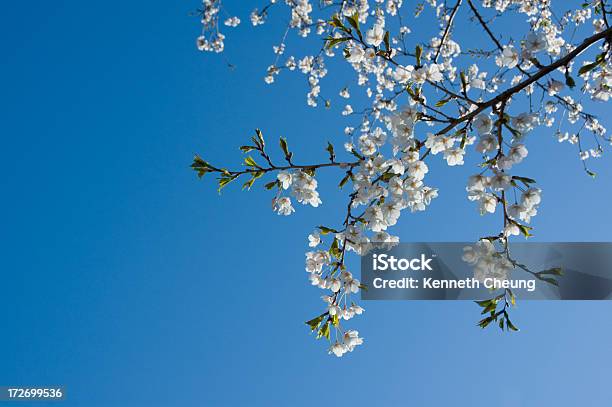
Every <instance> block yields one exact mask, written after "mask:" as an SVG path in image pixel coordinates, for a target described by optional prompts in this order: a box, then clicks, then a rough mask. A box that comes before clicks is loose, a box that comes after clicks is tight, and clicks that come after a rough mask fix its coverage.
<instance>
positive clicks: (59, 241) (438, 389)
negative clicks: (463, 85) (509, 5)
mask: <svg viewBox="0 0 612 407" xmlns="http://www.w3.org/2000/svg"><path fill="white" fill-rule="evenodd" d="M228 3H230V4H232V3H231V2H228ZM241 3H242V2H238V1H234V2H233V9H234V10H236V11H237V13H239V14H240V15H241V17H246V15H247V13H248V10H250V9H251V8H252V7H254V6H257V5H259V4H255V2H244V3H247V4H241ZM197 6H198V2H197V1H195V0H194V1H192V2H189V1H180V2H178V1H174V2H170V1H159V0H150V1H123V2H119V1H111V2H83V1H33V2H25V1H14V2H7V3H6V4H4V5H3V7H2V13H0V31H1V35H0V43H1V46H2V50H3V58H2V64H0V78H1V79H0V80H1V81H2V91H1V99H0V100H1V102H0V103H1V106H0V118H1V120H0V126H1V127H0V136H1V137H2V148H1V149H0V154H1V156H2V159H1V160H0V167H1V168H0V170H1V173H2V175H1V177H2V200H1V201H0V208H1V209H2V213H3V214H4V216H3V220H2V226H1V228H0V230H1V232H0V236H1V239H2V244H1V245H0V251H1V256H0V259H1V260H0V261H1V263H0V264H1V266H0V270H1V273H2V274H1V276H2V283H1V284H0V287H1V288H0V309H2V326H3V328H2V335H1V336H0V385H13V384H17V385H44V384H63V385H65V386H67V388H68V400H67V401H65V402H63V403H62V405H64V406H87V407H96V406H114V405H117V406H126V407H132V406H134V407H136V406H143V407H144V406H146V407H156V406H171V405H176V406H210V407H216V406H219V407H231V406H250V407H256V406H266V407H267V406H276V405H283V406H284V405H287V406H295V407H297V406H307V405H313V403H317V404H326V405H327V404H329V405H334V404H337V403H342V404H343V405H355V406H371V405H377V406H404V405H418V406H438V405H448V404H449V403H452V404H453V405H469V406H485V405H490V403H494V404H495V405H498V406H543V405H556V406H575V405H589V406H603V405H609V404H610V392H609V380H610V376H611V375H612V368H611V367H610V358H611V356H612V341H611V340H610V338H611V336H612V318H611V317H610V314H611V312H612V303H610V302H590V303H589V302H566V303H562V302H538V303H534V302H531V303H521V304H519V307H518V309H516V310H515V311H514V313H513V315H514V318H513V319H514V321H515V322H516V324H517V325H519V326H520V327H521V328H522V331H521V332H520V333H517V334H511V335H510V334H502V333H501V332H499V331H498V330H490V331H481V330H479V329H478V328H476V327H475V322H476V320H477V312H478V310H477V309H476V307H475V306H474V304H472V303H469V302H457V303H449V302H439V303H435V302H415V303H407V302H405V303H398V302H393V303H385V302H377V303H367V304H365V306H366V313H365V314H364V316H363V317H361V318H358V319H355V320H354V324H353V326H354V327H355V328H356V329H358V330H359V331H360V332H361V334H362V335H363V336H364V337H365V341H366V342H365V345H364V346H363V347H362V348H361V349H359V350H358V351H356V352H353V353H352V354H350V355H348V357H345V358H342V359H336V358H335V357H330V356H328V355H327V354H326V349H325V348H326V345H325V344H324V343H323V342H317V341H316V340H315V339H314V338H313V337H311V336H309V334H308V332H307V327H306V326H305V325H304V323H303V321H305V320H306V319H309V318H310V317H313V316H315V315H317V311H318V310H319V308H320V307H321V306H322V303H321V301H320V299H319V295H320V292H319V291H317V289H315V288H312V287H310V286H309V285H308V282H307V279H306V273H305V272H304V271H303V261H304V258H303V256H304V254H303V253H304V249H305V246H306V244H305V243H306V235H307V234H308V233H309V232H310V231H311V230H312V226H313V225H317V224H333V222H334V221H335V220H337V219H338V218H339V213H341V212H340V211H341V208H343V207H344V204H345V203H344V199H343V198H342V195H341V194H340V193H338V192H337V191H336V188H335V186H334V185H335V183H334V184H333V185H329V183H328V185H327V186H322V187H321V188H320V189H321V193H322V197H323V200H324V206H323V208H322V209H321V210H315V209H313V208H305V207H299V208H297V210H298V211H297V213H296V215H295V216H293V217H278V216H276V215H275V214H273V213H272V211H271V210H270V199H271V196H270V194H269V193H268V192H267V191H263V190H262V188H261V187H255V188H254V190H253V191H251V192H250V193H248V194H247V193H242V192H241V191H240V190H239V188H238V187H237V186H231V187H228V188H227V189H226V191H225V192H224V194H223V195H222V196H221V197H219V196H218V195H217V193H216V191H215V188H214V186H213V185H212V183H211V182H202V181H198V180H197V179H196V177H195V176H194V174H193V173H192V172H190V170H189V168H188V165H189V164H190V160H191V158H192V156H193V154H194V153H196V152H199V153H201V154H203V155H204V156H206V157H207V158H209V159H210V160H211V161H214V162H217V163H222V162H225V163H227V162H234V163H236V164H239V160H240V157H239V153H238V151H237V147H238V146H239V145H241V144H242V143H243V142H244V141H245V140H246V139H247V137H248V136H250V135H251V132H252V129H253V128H255V127H260V128H262V129H263V130H264V133H265V135H266V136H267V137H269V138H270V139H273V138H277V137H278V136H281V135H283V136H286V137H287V138H288V139H289V143H290V146H291V147H292V148H293V149H294V150H296V151H298V150H303V153H301V155H299V156H298V159H299V160H303V161H310V160H314V159H316V158H317V157H324V156H325V152H324V150H323V148H324V145H325V143H326V141H327V140H331V141H335V142H336V144H337V146H338V147H339V146H341V144H342V142H343V139H342V135H341V130H342V128H343V126H344V125H345V123H343V122H342V121H341V120H340V119H339V116H338V109H337V108H336V109H332V110H330V111H325V110H323V109H317V110H313V109H311V108H308V107H306V105H305V92H306V85H305V82H304V78H303V77H301V76H298V75H285V76H281V78H280V82H279V83H278V84H276V85H275V86H272V87H269V86H267V85H265V84H264V82H263V80H262V77H263V73H264V71H265V68H266V67H267V66H268V65H269V64H270V63H271V62H272V58H273V55H272V53H271V44H272V43H273V42H276V41H278V40H279V39H280V36H281V35H282V25H281V24H282V22H283V21H285V20H284V19H285V17H284V16H279V13H278V12H276V13H275V16H276V17H277V19H276V21H277V22H276V23H273V24H270V25H265V26H263V27H260V28H258V29H257V30H256V31H255V30H254V29H253V28H252V27H250V26H249V25H247V24H243V25H241V26H240V27H239V28H238V29H236V30H234V31H231V32H229V30H226V31H228V33H227V34H228V43H227V53H226V57H227V58H229V60H230V61H231V62H232V63H234V64H235V65H236V69H235V70H233V71H231V70H228V69H227V68H226V67H225V65H224V62H223V57H215V56H213V55H210V54H201V53H198V52H197V51H196V49H195V45H194V41H195V37H196V36H197V34H198V29H199V28H198V21H197V19H195V18H193V17H189V16H188V13H189V12H190V11H191V10H192V9H194V8H195V7H197ZM278 17H280V18H278ZM243 20H246V18H243ZM423 22H424V23H425V20H424V21H423ZM418 28H419V27H414V26H413V30H414V29H418ZM291 43H293V44H296V41H295V38H293V37H292V41H291ZM297 43H299V42H297ZM330 80H331V79H330ZM343 80H344V79H343V78H342V77H341V76H336V79H335V81H336V83H337V84H342V81H343ZM324 90H325V88H324ZM334 93H335V91H334ZM604 111H605V110H604V108H600V113H603V112H604ZM529 143H530V144H529V146H530V152H531V154H530V157H529V158H528V160H527V161H526V162H525V163H524V164H522V165H521V169H524V172H525V175H528V174H529V176H532V177H533V178H536V179H537V180H538V181H539V182H540V185H541V186H542V188H543V189H544V191H545V195H544V202H543V205H542V207H541V215H539V216H538V217H537V218H536V219H535V226H536V227H537V229H536V235H537V236H536V239H537V240H539V241H554V240H560V241H596V240H601V241H609V240H611V237H612V232H611V230H612V221H611V219H610V199H611V198H612V194H611V193H610V184H611V182H610V180H611V179H612V164H611V162H610V161H609V159H610V157H608V158H607V159H606V158H604V159H602V160H601V161H598V162H597V163H596V165H595V166H594V169H595V170H596V171H597V172H599V173H600V177H599V179H597V180H595V181H593V180H591V179H590V178H588V177H587V176H586V175H585V174H584V173H583V172H582V171H581V166H580V163H579V161H578V160H577V157H576V153H575V151H574V150H573V149H571V148H570V146H568V145H561V146H560V145H558V144H557V142H556V141H554V140H553V139H552V136H551V135H550V134H549V133H547V132H545V131H541V132H537V133H535V134H533V137H532V138H531V139H530V142H529ZM271 144H272V142H271ZM433 167H434V169H435V171H432V172H431V176H430V178H429V180H430V183H431V184H432V185H436V186H438V187H439V188H440V191H441V193H440V197H439V198H438V199H437V200H436V201H435V202H434V203H433V204H432V205H431V209H430V210H429V211H428V212H427V213H426V214H418V215H408V214H406V215H404V217H403V218H402V220H401V224H400V225H399V227H398V228H397V229H396V231H397V233H398V234H400V235H401V236H402V237H403V238H404V239H405V240H406V241H410V240H412V241H435V240H437V241H465V240H474V239H475V238H476V237H478V236H480V235H482V234H483V233H487V232H490V231H491V227H492V226H493V225H495V222H496V221H498V219H496V218H491V219H488V218H481V217H480V216H479V215H478V214H477V209H476V208H475V206H474V205H473V204H472V203H470V202H468V201H467V199H466V198H465V191H464V182H465V179H466V177H467V175H468V174H470V173H471V172H472V171H473V168H472V167H470V168H468V167H466V168H461V169H452V168H448V167H445V166H443V165H433ZM336 175H338V174H334V176H336ZM325 179H326V178H325V177H323V179H322V180H321V181H322V182H321V183H322V184H325ZM354 264H356V263H354ZM606 389H607V390H606ZM7 405H8V404H7ZM38 405H41V404H38ZM57 405H59V404H57Z"/></svg>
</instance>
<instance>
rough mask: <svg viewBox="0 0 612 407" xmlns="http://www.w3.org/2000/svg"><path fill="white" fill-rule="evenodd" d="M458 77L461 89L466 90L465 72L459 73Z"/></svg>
mask: <svg viewBox="0 0 612 407" xmlns="http://www.w3.org/2000/svg"><path fill="white" fill-rule="evenodd" d="M459 77H460V78H461V85H462V89H463V90H466V89H467V77H466V76H465V72H463V71H461V72H460V73H459Z"/></svg>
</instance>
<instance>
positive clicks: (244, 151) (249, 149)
mask: <svg viewBox="0 0 612 407" xmlns="http://www.w3.org/2000/svg"><path fill="white" fill-rule="evenodd" d="M253 150H257V147H253V146H240V151H242V152H243V153H248V152H249V151H253Z"/></svg>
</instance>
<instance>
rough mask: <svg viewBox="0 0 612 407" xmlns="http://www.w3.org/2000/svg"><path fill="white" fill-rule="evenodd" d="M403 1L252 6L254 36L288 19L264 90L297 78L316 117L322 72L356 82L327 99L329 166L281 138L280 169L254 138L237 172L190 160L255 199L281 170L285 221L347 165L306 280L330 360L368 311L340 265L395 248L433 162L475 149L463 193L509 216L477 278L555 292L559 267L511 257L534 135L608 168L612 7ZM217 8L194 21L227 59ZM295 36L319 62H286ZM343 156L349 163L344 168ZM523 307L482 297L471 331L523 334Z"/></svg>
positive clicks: (211, 5) (214, 3)
mask: <svg viewBox="0 0 612 407" xmlns="http://www.w3.org/2000/svg"><path fill="white" fill-rule="evenodd" d="M403 3H404V2H403V1H402V0H373V1H368V0H341V1H331V0H320V1H319V2H317V3H316V4H314V5H313V4H312V3H311V2H310V1H309V0H284V1H282V2H281V1H276V0H271V1H270V2H269V3H267V4H265V5H264V6H263V7H262V8H261V10H257V9H256V10H254V11H253V12H252V13H251V15H250V21H251V23H252V25H253V26H258V25H261V24H263V23H265V21H266V19H267V18H268V13H269V11H270V10H271V7H272V6H275V7H277V8H282V6H283V5H284V6H286V10H287V11H288V15H289V22H288V24H287V27H286V29H285V30H284V31H283V33H282V34H283V35H282V36H279V37H281V38H282V40H281V43H280V44H273V46H272V51H273V53H274V58H273V60H274V63H273V64H272V65H270V66H268V67H267V69H266V72H265V76H264V80H265V81H266V83H269V84H273V83H275V82H276V79H277V77H278V76H279V75H280V73H281V72H285V71H298V72H301V73H302V74H303V75H305V76H306V83H307V93H306V102H307V104H308V105H309V106H312V107H317V106H318V105H319V104H320V103H321V102H323V105H324V106H325V107H326V108H333V107H334V105H335V104H336V102H335V99H334V98H335V97H334V96H333V95H331V94H330V95H327V96H323V94H322V88H321V86H322V85H321V84H322V82H323V81H324V78H325V77H326V76H327V73H328V70H327V64H326V61H327V60H329V59H331V58H338V59H342V60H344V62H345V65H344V67H345V69H347V70H348V71H350V72H353V74H354V80H353V81H352V82H351V84H350V85H348V86H344V87H342V88H336V89H334V90H333V93H334V94H337V99H338V100H339V101H341V102H340V103H341V104H342V105H344V107H343V108H342V109H339V110H341V111H340V114H341V116H343V118H344V120H347V121H348V122H347V124H346V127H345V129H344V136H340V137H343V138H344V140H343V143H344V147H345V148H344V150H345V151H344V152H339V151H336V150H335V149H334V146H333V144H337V143H336V142H335V141H334V143H333V144H332V143H328V144H327V148H326V150H327V157H326V158H325V159H323V160H321V162H319V163H315V164H306V165H304V164H301V165H297V164H295V163H294V162H293V153H292V152H290V151H289V149H288V145H287V141H286V140H285V139H280V141H279V148H280V152H281V153H282V155H284V160H285V162H286V163H283V164H282V165H281V164H278V163H276V161H275V160H273V159H272V158H271V157H272V154H269V152H268V150H267V149H266V144H265V141H264V138H263V135H262V133H261V132H259V131H257V132H256V135H255V136H254V137H253V138H252V144H250V145H245V146H242V147H241V150H242V151H243V152H244V153H246V154H251V155H247V156H246V158H244V165H245V166H246V167H245V168H244V169H240V170H229V169H226V168H224V167H218V166H215V165H212V164H210V163H208V162H207V161H205V160H204V159H202V158H201V157H199V156H196V158H195V159H194V162H193V164H192V167H193V168H194V170H196V171H197V172H198V175H200V176H203V175H205V174H207V173H215V174H217V176H218V181H219V189H221V188H223V187H225V186H226V185H227V184H229V183H230V182H232V181H234V180H236V179H238V178H240V177H246V181H245V182H244V184H243V187H244V188H251V187H252V186H253V185H254V184H255V182H256V181H257V180H258V179H259V178H263V177H265V176H268V175H270V176H272V174H273V178H271V179H268V180H267V183H266V184H265V187H266V188H267V189H269V190H273V191H275V194H276V195H275V197H274V201H273V202H274V210H275V211H276V212H277V213H278V214H280V215H290V214H291V213H293V212H294V211H295V208H294V206H293V202H292V199H295V200H296V201H297V202H299V203H302V204H307V205H311V206H314V207H317V206H319V205H320V203H321V197H320V196H319V193H318V192H317V185H318V184H317V180H316V173H317V171H319V170H323V169H326V168H336V169H340V170H341V173H340V174H339V176H338V179H339V186H340V187H341V188H342V187H345V185H349V184H350V185H351V187H352V189H351V191H350V192H348V193H347V194H348V197H347V201H348V202H347V208H346V213H345V214H343V215H342V216H340V217H339V220H338V224H337V225H326V226H323V225H321V226H318V227H316V228H315V230H314V231H313V232H312V233H311V234H310V235H309V236H308V244H309V246H310V248H311V249H310V251H308V252H307V253H306V267H305V268H306V271H307V272H308V273H309V280H310V282H311V283H312V285H314V286H316V287H319V288H321V289H323V290H325V291H326V294H325V295H324V296H323V297H322V298H323V301H324V309H323V311H322V312H321V313H320V314H319V315H318V316H316V317H314V318H312V319H310V320H309V321H307V324H308V325H309V326H310V328H311V329H312V331H313V332H316V334H317V336H318V337H324V338H327V339H329V340H330V341H331V346H330V348H329V350H330V353H333V354H335V355H337V356H342V355H343V354H345V353H346V352H350V351H352V350H353V349H354V348H355V347H356V346H357V345H360V344H361V343H362V342H363V340H362V338H361V337H360V336H359V335H358V333H357V331H355V330H352V329H345V328H344V326H343V325H344V324H345V322H346V321H347V320H350V319H352V318H353V317H354V316H355V315H360V314H361V313H363V311H364V310H363V308H361V307H360V306H359V305H358V304H357V303H356V302H355V299H354V294H356V293H358V292H359V290H360V289H362V288H364V287H363V286H362V284H361V283H360V282H359V281H358V280H357V279H356V278H355V277H354V276H353V274H352V273H351V272H350V271H349V270H348V269H347V267H346V264H345V259H346V256H347V255H348V253H349V252H354V253H356V254H357V255H363V254H365V253H367V252H368V251H369V250H370V249H371V248H372V246H373V244H375V243H382V244H384V245H389V246H391V245H394V244H396V243H397V242H398V241H399V237H397V236H392V235H390V234H389V230H390V228H391V227H392V226H394V225H395V224H397V222H398V220H399V218H400V215H401V213H402V212H403V211H405V210H406V209H409V211H410V212H415V211H424V210H426V209H427V207H428V206H429V205H430V203H431V202H432V200H433V199H434V198H436V197H437V195H438V190H437V188H435V187H433V186H428V185H426V184H425V177H426V174H427V173H428V172H429V166H428V165H427V164H426V161H430V160H435V159H436V157H437V156H439V155H441V156H442V157H443V159H444V160H445V161H446V163H447V164H448V165H449V166H458V165H464V159H465V156H466V154H468V152H469V153H470V154H472V155H473V156H474V157H475V160H477V161H478V166H479V169H478V172H477V173H476V174H474V175H472V176H470V177H469V179H468V180H467V185H466V191H467V198H468V199H469V200H470V201H473V202H475V203H476V204H477V205H478V210H479V212H480V214H482V215H485V214H494V213H498V214H500V216H501V218H502V221H501V222H500V228H499V229H498V230H496V231H495V232H493V233H492V234H491V235H490V236H484V237H480V238H478V239H477V242H476V244H475V246H474V247H473V248H467V249H466V251H465V255H464V260H465V261H467V262H468V263H470V264H473V265H474V273H475V277H476V278H485V277H486V276H494V277H495V278H498V279H508V278H509V276H510V273H511V272H513V270H515V269H520V270H523V271H525V272H528V273H531V274H533V275H535V276H536V277H538V278H540V279H542V280H543V281H546V282H550V283H551V284H553V283H554V281H555V280H554V278H552V277H551V276H558V275H559V272H558V271H556V270H555V271H545V272H539V273H534V272H533V271H531V270H529V269H528V267H526V266H525V265H523V264H521V263H520V262H519V261H517V260H515V259H513V258H512V257H511V254H510V251H509V246H508V242H509V240H510V238H512V237H513V236H521V235H522V236H524V237H526V238H527V237H529V236H531V234H532V230H533V227H532V226H531V221H532V218H533V217H534V216H536V215H537V212H538V207H539V205H540V202H541V200H542V191H541V189H540V188H539V187H538V185H537V182H536V180H534V179H533V178H531V177H529V176H526V175H524V174H521V173H517V172H516V170H515V168H516V167H517V166H518V165H519V164H520V163H521V162H522V161H523V160H524V159H525V158H526V157H527V156H528V149H527V144H528V135H529V133H530V132H531V131H533V130H534V129H535V128H536V127H543V128H554V127H556V129H554V130H551V131H550V133H551V134H552V135H554V136H555V137H556V138H557V140H558V141H559V142H569V143H570V144H572V145H574V146H575V147H577V149H578V155H579V158H580V160H581V162H582V163H583V168H584V170H585V171H586V172H587V174H589V175H591V176H592V177H595V172H594V171H592V170H591V169H590V167H589V166H587V164H586V162H587V160H588V159H591V158H598V157H600V156H601V155H602V153H603V151H604V148H603V145H604V144H608V143H610V137H609V136H608V135H607V130H606V128H605V127H604V125H603V124H602V123H601V122H600V120H599V119H598V117H597V115H596V114H594V113H593V111H592V105H594V104H595V103H600V102H607V101H608V100H609V98H610V95H611V93H612V61H611V55H610V53H611V44H612V29H611V28H610V25H609V18H610V13H611V12H612V11H611V10H610V7H609V5H608V4H607V2H606V1H605V0H592V1H586V2H584V3H583V4H581V6H580V7H579V8H577V9H573V10H565V9H564V7H567V4H566V3H563V2H559V4H558V6H557V7H556V8H554V7H553V3H552V1H550V0H483V1H481V2H480V4H477V3H478V2H476V0H456V1H454V0H453V1H449V2H446V1H443V2H442V1H437V0H427V1H426V2H424V3H423V4H419V5H417V6H416V7H415V8H413V9H412V10H410V9H409V6H408V5H404V4H403ZM222 12H224V5H223V4H222V3H221V0H205V1H204V2H203V7H202V8H201V9H200V10H198V13H199V14H200V16H201V21H202V28H203V29H202V34H201V35H200V36H199V37H198V40H197V43H198V48H199V49H200V50H203V51H215V52H221V51H223V49H224V46H225V45H224V39H225V36H224V35H223V34H222V33H221V27H220V24H219V21H220V18H219V15H220V13H222ZM228 16H230V17H228V18H227V19H226V20H225V22H224V24H225V25H226V26H228V27H235V26H236V25H238V24H239V22H240V19H238V18H237V17H231V15H229V14H228ZM419 18H429V19H431V20H432V21H433V22H434V23H435V26H436V27H437V28H436V30H434V31H433V32H432V33H429V34H428V33H427V29H420V30H419V34H421V37H420V38H417V36H416V34H415V33H413V32H412V30H411V29H410V27H409V26H408V25H407V24H409V21H410V20H411V19H413V20H416V19H419ZM503 19H510V20H511V22H512V27H513V29H515V31H514V32H511V33H506V35H505V36H504V37H501V36H499V35H497V34H496V33H495V32H496V24H497V22H498V21H501V20H503ZM459 21H461V24H466V21H471V22H472V23H471V24H472V25H473V30H474V32H475V33H477V34H478V35H479V36H481V37H483V40H484V41H485V42H487V43H488V45H485V47H492V50H487V49H486V48H485V49H482V47H483V45H482V44H478V42H479V41H475V44H464V45H463V46H462V45H461V44H460V41H459V39H458V38H456V37H455V35H454V34H455V29H456V25H457V24H458V22H459ZM588 22H590V25H589V24H587V23H588ZM468 24H469V23H468ZM429 26H434V24H430V25H429ZM423 27H426V26H425V25H423ZM292 30H295V31H296V32H297V34H298V36H299V37H302V38H307V37H309V36H312V34H314V35H315V36H317V37H318V38H317V39H316V40H314V41H311V42H310V43H308V42H306V44H310V46H312V49H313V52H311V53H307V54H306V55H303V56H301V57H297V56H294V55H289V56H286V55H287V54H288V53H289V47H288V46H287V44H286V42H289V41H291V36H290V35H289V33H290V31H292ZM483 31H484V34H485V35H484V36H482V35H481V33H483ZM478 47H481V48H478ZM579 81H580V86H579V83H578V82H579ZM331 86H334V85H333V84H332V85H331ZM360 91H361V93H363V95H364V96H365V99H366V100H367V103H366V104H365V105H364V106H360V107H358V108H354V107H353V105H352V104H350V103H348V101H349V100H350V99H351V98H352V96H353V95H352V94H355V93H357V92H360ZM359 100H363V98H360V99H359ZM587 134H590V135H591V136H592V138H591V140H592V141H589V140H588V139H587V138H586V135H587ZM322 150H323V149H322ZM341 154H342V155H345V156H347V157H348V158H346V159H342V160H340V159H338V158H337V156H340V155H341ZM253 155H256V156H257V155H258V157H257V160H259V161H256V159H255V158H254V157H253ZM498 208H499V209H498ZM476 238H477V237H476V236H475V239H476ZM514 303H515V298H514V294H513V293H512V291H511V290H508V289H506V290H504V291H503V292H502V293H500V294H496V295H495V296H494V297H492V298H491V299H490V300H486V301H481V302H479V305H480V306H481V307H482V308H483V310H482V314H483V315H486V316H485V317H484V319H482V320H481V321H480V322H479V323H478V325H479V326H481V327H485V326H488V325H489V324H490V323H491V322H493V321H496V323H497V324H498V326H499V327H500V328H501V329H505V330H512V331H514V330H516V329H517V328H516V326H515V325H514V324H513V323H512V321H511V320H510V317H509V308H510V307H511V306H512V305H514ZM343 321H344V322H343Z"/></svg>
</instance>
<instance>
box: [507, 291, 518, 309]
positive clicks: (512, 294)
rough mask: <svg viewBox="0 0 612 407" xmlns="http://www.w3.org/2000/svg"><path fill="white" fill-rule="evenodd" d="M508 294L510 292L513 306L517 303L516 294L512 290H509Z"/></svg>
mask: <svg viewBox="0 0 612 407" xmlns="http://www.w3.org/2000/svg"><path fill="white" fill-rule="evenodd" d="M508 294H510V304H512V305H513V306H514V305H516V297H515V296H514V293H513V292H512V290H508Z"/></svg>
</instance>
